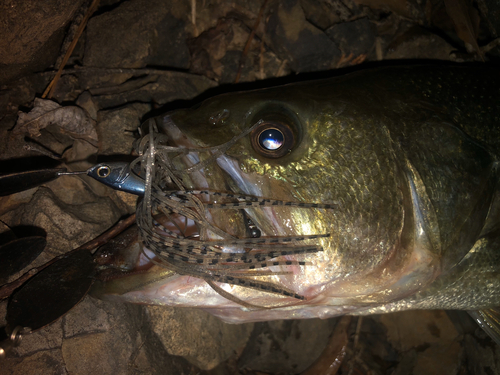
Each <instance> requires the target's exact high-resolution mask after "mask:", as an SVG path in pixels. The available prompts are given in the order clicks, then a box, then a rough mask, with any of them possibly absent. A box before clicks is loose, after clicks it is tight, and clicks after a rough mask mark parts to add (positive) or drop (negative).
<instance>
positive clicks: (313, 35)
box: [265, 0, 340, 73]
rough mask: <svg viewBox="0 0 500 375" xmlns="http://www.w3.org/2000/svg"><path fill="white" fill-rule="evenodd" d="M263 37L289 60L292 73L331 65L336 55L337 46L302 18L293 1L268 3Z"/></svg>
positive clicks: (322, 68) (298, 6)
mask: <svg viewBox="0 0 500 375" xmlns="http://www.w3.org/2000/svg"><path fill="white" fill-rule="evenodd" d="M272 7H273V9H272V10H273V11H272V13H271V15H270V17H269V20H268V22H267V25H266V35H265V38H266V40H268V42H269V43H270V44H271V46H272V48H273V50H274V51H275V52H276V53H277V55H278V57H279V58H280V59H282V60H288V61H290V66H291V69H292V70H293V71H294V72H297V73H301V72H312V71H318V70H327V69H331V68H333V67H335V65H336V62H337V60H338V59H339V58H340V51H339V49H338V48H337V46H336V45H335V44H334V43H333V42H332V41H331V40H330V39H329V38H328V37H327V36H326V35H325V34H324V33H323V32H322V31H321V30H319V29H317V28H316V27H314V26H313V25H312V24H310V23H309V22H307V21H306V17H305V15H304V12H303V10H302V8H301V6H300V4H299V2H298V1H296V0H285V1H280V2H276V3H274V4H273V5H272Z"/></svg>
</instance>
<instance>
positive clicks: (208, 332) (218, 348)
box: [146, 306, 253, 370]
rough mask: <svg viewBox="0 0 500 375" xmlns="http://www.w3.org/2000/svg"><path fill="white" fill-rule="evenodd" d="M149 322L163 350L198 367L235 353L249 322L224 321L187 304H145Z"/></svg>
mask: <svg viewBox="0 0 500 375" xmlns="http://www.w3.org/2000/svg"><path fill="white" fill-rule="evenodd" d="M146 309H147V311H148V316H149V321H150V326H151V329H152V331H153V332H154V333H155V334H156V336H157V337H158V339H159V340H160V342H161V343H162V344H163V346H164V348H165V350H166V351H167V352H168V353H169V354H172V355H176V356H182V357H184V358H186V359H187V360H188V361H189V362H191V363H192V364H194V365H195V366H197V367H199V368H201V369H202V370H210V369H213V368H214V367H216V366H217V365H219V364H220V363H221V362H223V361H225V360H226V359H228V358H229V357H230V356H232V355H234V353H239V352H240V351H241V350H242V349H243V348H244V347H245V345H246V343H247V341H248V339H249V337H250V333H251V332H252V328H253V323H249V324H238V325H233V324H227V323H223V322H222V321H220V320H219V319H217V318H215V317H214V316H212V315H210V314H208V313H206V312H204V311H201V310H194V309H187V308H173V307H166V306H147V307H146Z"/></svg>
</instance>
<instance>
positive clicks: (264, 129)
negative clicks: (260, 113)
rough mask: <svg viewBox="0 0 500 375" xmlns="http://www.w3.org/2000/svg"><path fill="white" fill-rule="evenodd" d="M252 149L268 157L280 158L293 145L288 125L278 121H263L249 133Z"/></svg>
mask: <svg viewBox="0 0 500 375" xmlns="http://www.w3.org/2000/svg"><path fill="white" fill-rule="evenodd" d="M250 137H251V141H252V146H253V148H254V150H255V151H256V152H257V153H259V154H261V155H262V156H265V157H268V158H280V157H282V156H284V155H286V154H288V153H289V152H290V151H291V150H292V148H293V146H294V145H295V137H294V134H293V131H292V129H291V127H290V126H288V125H286V124H284V123H282V122H278V121H263V122H262V123H261V124H259V125H258V126H257V127H256V128H255V129H254V130H253V131H252V133H251V134H250Z"/></svg>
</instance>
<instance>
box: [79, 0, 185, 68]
mask: <svg viewBox="0 0 500 375" xmlns="http://www.w3.org/2000/svg"><path fill="white" fill-rule="evenodd" d="M169 8H170V7H169V3H168V2H164V1H159V0H156V1H149V0H133V1H127V2H123V3H121V4H120V5H119V6H118V7H116V8H115V9H113V10H111V11H109V12H105V13H103V14H101V15H99V16H96V17H93V18H92V19H91V20H90V22H89V24H88V28H87V44H86V46H87V47H86V50H85V58H84V65H86V66H93V67H107V68H113V67H119V68H141V67H145V66H146V65H162V66H168V67H170V68H187V67H188V66H189V54H188V49H187V45H186V44H185V42H184V41H185V39H186V36H185V25H184V21H183V20H179V19H176V18H175V17H173V16H172V15H171V14H170V10H169ZM110 51H113V53H110Z"/></svg>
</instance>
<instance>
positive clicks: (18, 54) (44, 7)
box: [0, 0, 83, 83]
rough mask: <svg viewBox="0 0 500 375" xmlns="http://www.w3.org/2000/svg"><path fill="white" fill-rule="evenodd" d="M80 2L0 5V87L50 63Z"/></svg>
mask: <svg viewBox="0 0 500 375" xmlns="http://www.w3.org/2000/svg"><path fill="white" fill-rule="evenodd" d="M82 3H83V0H79V1H72V0H49V1H44V2H32V1H23V2H18V1H15V0H7V1H2V2H1V4H0V35H2V38H1V40H0V83H5V82H6V81H8V80H11V79H13V78H15V77H17V76H19V75H20V74H28V73H31V72H33V71H36V70H43V69H45V68H47V67H48V66H50V65H51V64H53V63H54V61H55V59H56V57H57V55H58V54H59V48H60V45H61V43H62V40H63V37H64V28H65V27H66V26H67V24H68V22H70V20H71V19H72V17H73V15H74V14H75V12H76V11H77V9H78V8H79V7H80V6H81V4H82Z"/></svg>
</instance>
